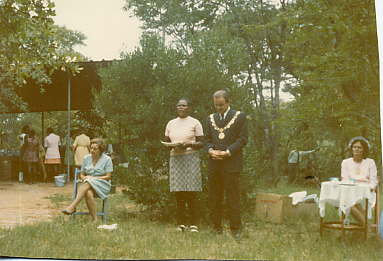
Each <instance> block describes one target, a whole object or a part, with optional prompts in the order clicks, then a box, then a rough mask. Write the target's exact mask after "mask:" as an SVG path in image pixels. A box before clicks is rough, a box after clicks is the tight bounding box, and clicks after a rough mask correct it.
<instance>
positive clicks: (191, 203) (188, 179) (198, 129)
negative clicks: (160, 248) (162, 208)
mask: <svg viewBox="0 0 383 261" xmlns="http://www.w3.org/2000/svg"><path fill="white" fill-rule="evenodd" d="M176 109H177V114H178V117H177V118H175V119H173V120H171V121H169V122H168V124H167V125H166V129H165V142H169V143H167V144H165V143H164V144H165V145H166V146H168V147H170V148H171V151H170V160H169V183H170V192H174V194H175V197H176V202H177V212H176V219H177V225H178V227H177V230H179V231H185V230H186V229H189V230H190V231H191V232H198V222H199V215H200V213H199V204H198V198H197V192H199V191H202V179H201V170H200V158H199V153H198V149H200V148H201V147H202V146H203V143H202V139H203V130H202V125H201V123H200V122H199V121H198V120H197V119H195V118H193V117H191V116H189V110H190V102H189V101H188V99H185V98H182V99H180V100H179V101H178V103H177V105H176ZM187 216H189V218H188V217H187Z"/></svg>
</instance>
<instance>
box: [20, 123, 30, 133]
mask: <svg viewBox="0 0 383 261" xmlns="http://www.w3.org/2000/svg"><path fill="white" fill-rule="evenodd" d="M29 129H30V128H29V125H24V126H23V127H22V128H21V132H22V133H26V134H27V133H29Z"/></svg>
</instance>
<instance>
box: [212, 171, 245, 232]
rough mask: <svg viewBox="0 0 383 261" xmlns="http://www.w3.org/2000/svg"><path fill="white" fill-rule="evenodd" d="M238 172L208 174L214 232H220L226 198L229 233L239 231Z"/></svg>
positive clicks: (213, 172)
mask: <svg viewBox="0 0 383 261" xmlns="http://www.w3.org/2000/svg"><path fill="white" fill-rule="evenodd" d="M239 177H240V173H239V172H226V171H212V172H210V174H209V181H208V189H209V207H210V215H211V221H212V223H213V228H214V229H215V230H222V218H223V209H224V207H223V203H224V197H225V196H226V205H227V214H228V217H229V222H230V229H231V231H238V230H240V229H241V205H240V195H239V194H240V193H239Z"/></svg>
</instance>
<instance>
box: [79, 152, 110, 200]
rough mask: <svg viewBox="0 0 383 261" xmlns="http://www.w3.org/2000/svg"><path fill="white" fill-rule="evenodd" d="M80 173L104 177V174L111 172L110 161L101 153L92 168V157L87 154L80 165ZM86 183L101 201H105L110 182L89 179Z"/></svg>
mask: <svg viewBox="0 0 383 261" xmlns="http://www.w3.org/2000/svg"><path fill="white" fill-rule="evenodd" d="M81 172H82V173H84V174H85V175H87V176H94V177H97V176H105V174H106V173H109V172H113V163H112V159H111V158H110V157H109V156H107V155H105V154H104V153H102V154H101V157H100V158H99V160H98V161H97V163H96V165H95V166H93V163H92V155H91V154H88V155H86V156H85V157H84V161H83V163H82V165H81ZM86 182H88V183H89V185H90V186H91V187H92V188H93V189H94V191H95V192H96V194H97V196H98V197H100V198H101V199H106V198H107V197H108V194H109V192H110V187H111V184H110V181H107V180H103V179H89V180H87V181H86Z"/></svg>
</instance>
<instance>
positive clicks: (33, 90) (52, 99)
mask: <svg viewBox="0 0 383 261" xmlns="http://www.w3.org/2000/svg"><path fill="white" fill-rule="evenodd" d="M110 63H111V61H90V62H79V63H76V64H77V65H79V66H80V68H81V70H80V72H79V73H77V74H76V75H74V76H71V75H70V74H69V73H68V72H67V71H62V70H56V71H55V72H54V73H53V74H52V76H51V83H50V84H46V85H37V84H36V82H35V81H28V82H27V84H26V85H24V86H22V87H20V88H18V89H17V91H16V92H17V94H18V95H19V96H20V97H21V98H22V99H23V100H24V101H25V102H26V103H27V104H28V109H27V111H23V110H21V109H20V108H16V107H12V106H11V105H10V106H8V110H7V111H1V112H0V113H23V112H47V111H66V110H68V105H70V107H69V109H70V110H90V109H91V107H92V91H93V90H99V89H100V88H101V80H100V77H99V75H98V73H97V68H99V67H104V66H106V65H108V64H110ZM69 87H70V93H68V91H69ZM41 90H43V91H41ZM69 94H70V95H69ZM5 102H6V101H5Z"/></svg>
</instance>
